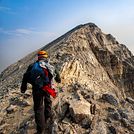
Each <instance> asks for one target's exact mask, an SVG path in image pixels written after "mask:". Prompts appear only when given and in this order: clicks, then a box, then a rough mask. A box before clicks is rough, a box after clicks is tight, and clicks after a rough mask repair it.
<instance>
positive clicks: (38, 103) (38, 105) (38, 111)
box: [33, 92, 45, 132]
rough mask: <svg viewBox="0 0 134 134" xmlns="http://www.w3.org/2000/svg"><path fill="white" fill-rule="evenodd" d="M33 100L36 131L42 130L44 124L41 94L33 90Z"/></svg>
mask: <svg viewBox="0 0 134 134" xmlns="http://www.w3.org/2000/svg"><path fill="white" fill-rule="evenodd" d="M33 101H34V112H35V122H36V125H37V131H38V132H42V131H44V125H45V117H44V105H43V103H44V102H43V94H41V93H38V92H34V93H33Z"/></svg>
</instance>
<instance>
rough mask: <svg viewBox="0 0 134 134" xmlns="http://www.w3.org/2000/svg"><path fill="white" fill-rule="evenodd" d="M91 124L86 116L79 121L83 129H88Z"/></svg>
mask: <svg viewBox="0 0 134 134" xmlns="http://www.w3.org/2000/svg"><path fill="white" fill-rule="evenodd" d="M90 125H91V121H90V120H89V119H88V118H85V119H83V120H82V122H81V126H82V127H83V128H85V129H89V128H90Z"/></svg>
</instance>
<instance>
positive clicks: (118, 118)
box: [109, 112, 120, 120]
mask: <svg viewBox="0 0 134 134" xmlns="http://www.w3.org/2000/svg"><path fill="white" fill-rule="evenodd" d="M109 117H110V118H111V119H114V120H120V115H119V113H117V112H115V113H110V115H109Z"/></svg>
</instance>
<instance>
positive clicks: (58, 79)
mask: <svg viewBox="0 0 134 134" xmlns="http://www.w3.org/2000/svg"><path fill="white" fill-rule="evenodd" d="M55 74H56V77H55V81H56V82H58V83H61V78H60V74H59V71H58V70H57V69H55Z"/></svg>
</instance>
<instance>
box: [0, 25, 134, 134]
mask: <svg viewBox="0 0 134 134" xmlns="http://www.w3.org/2000/svg"><path fill="white" fill-rule="evenodd" d="M41 49H43V50H47V51H48V53H49V55H50V62H51V64H53V65H54V66H55V67H57V68H58V69H59V71H60V74H61V78H62V83H61V84H59V85H57V89H58V91H59V97H57V98H56V99H53V110H54V111H55V112H54V115H55V116H54V117H55V122H54V124H53V125H51V121H48V123H47V126H50V128H49V127H47V128H46V131H49V129H51V130H52V131H53V133H58V134H133V133H134V77H133V76H134V56H133V55H132V53H131V52H130V51H129V50H128V49H127V47H126V46H125V45H123V44H120V43H119V42H118V41H116V39H115V38H114V37H113V36H112V35H111V34H105V33H103V32H102V31H101V29H100V28H98V27H97V26H96V25H95V24H93V23H88V24H84V25H79V26H77V27H75V28H74V29H72V30H71V31H69V32H67V33H66V34H65V35H63V36H61V37H59V38H58V39H56V40H54V41H53V42H51V43H49V44H47V45H46V46H44V47H43V48H41ZM36 53H37V51H36V52H33V53H31V54H29V55H28V56H26V57H24V58H23V59H21V60H20V61H18V62H16V63H15V64H12V65H11V66H9V67H8V68H7V69H6V70H4V71H3V72H2V73H1V75H0V87H1V88H0V101H1V103H0V106H1V110H0V115H1V116H0V125H1V126H0V133H5V134H6V133H12V134H17V133H18V134H19V133H23V134H24V133H28V134H31V133H34V132H35V124H34V118H33V117H34V115H33V110H32V95H31V86H30V85H28V90H27V92H26V94H25V95H22V94H20V91H19V88H20V84H21V80H22V76H23V73H24V72H25V70H26V68H27V66H28V65H29V64H30V63H32V62H34V61H35V60H36ZM47 133H49V132H47Z"/></svg>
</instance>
